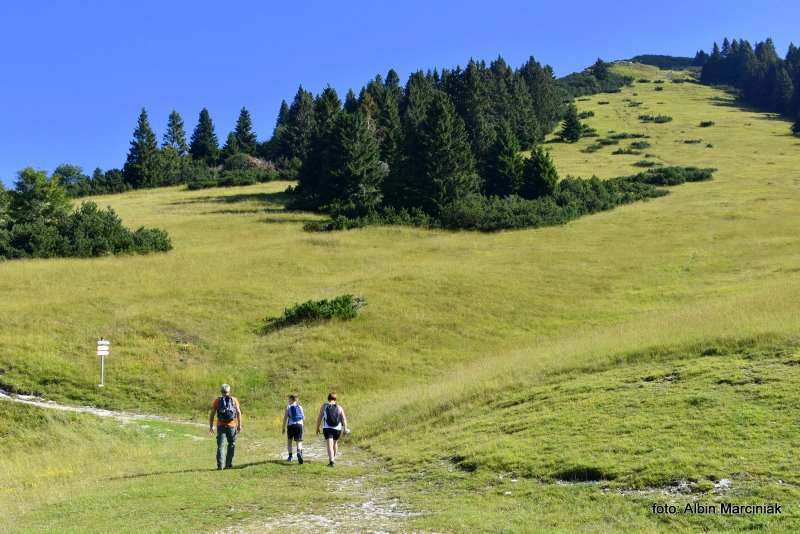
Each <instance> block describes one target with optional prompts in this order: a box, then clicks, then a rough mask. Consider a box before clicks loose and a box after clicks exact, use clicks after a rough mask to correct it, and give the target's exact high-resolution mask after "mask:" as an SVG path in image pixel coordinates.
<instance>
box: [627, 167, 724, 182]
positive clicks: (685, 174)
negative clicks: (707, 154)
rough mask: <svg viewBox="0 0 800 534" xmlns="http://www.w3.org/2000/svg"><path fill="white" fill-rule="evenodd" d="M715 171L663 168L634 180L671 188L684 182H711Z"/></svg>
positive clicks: (645, 173)
mask: <svg viewBox="0 0 800 534" xmlns="http://www.w3.org/2000/svg"><path fill="white" fill-rule="evenodd" d="M715 171H716V169H714V168H704V169H701V168H699V167H663V168H660V169H652V170H649V171H645V172H643V173H640V174H637V175H636V176H635V179H636V180H638V181H640V182H642V183H645V184H650V185H662V186H673V185H680V184H682V183H685V182H705V181H707V180H711V178H712V177H713V175H714V172H715Z"/></svg>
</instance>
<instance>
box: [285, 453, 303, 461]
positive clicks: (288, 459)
mask: <svg viewBox="0 0 800 534" xmlns="http://www.w3.org/2000/svg"><path fill="white" fill-rule="evenodd" d="M297 459H298V461H299V460H300V455H299V454H298V455H297ZM286 461H287V462H291V461H292V455H291V454H290V455H289V457H288V458H286Z"/></svg>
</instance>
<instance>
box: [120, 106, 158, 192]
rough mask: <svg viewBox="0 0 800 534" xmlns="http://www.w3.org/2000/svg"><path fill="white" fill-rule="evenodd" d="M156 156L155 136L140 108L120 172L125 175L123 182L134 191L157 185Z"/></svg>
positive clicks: (145, 114) (156, 144)
mask: <svg viewBox="0 0 800 534" xmlns="http://www.w3.org/2000/svg"><path fill="white" fill-rule="evenodd" d="M158 156H159V154H158V141H156V134H155V133H154V132H153V129H152V128H151V127H150V121H149V120H148V118H147V110H145V109H144V108H142V111H141V113H139V120H138V123H137V125H136V129H135V130H134V131H133V139H132V140H131V147H130V149H129V150H128V158H127V160H126V161H125V166H124V167H123V171H122V172H123V173H124V174H125V181H126V182H128V183H129V184H130V186H131V187H132V188H134V189H135V188H138V187H148V186H149V187H152V186H156V185H159V177H158V173H159V169H158V166H159V157H158Z"/></svg>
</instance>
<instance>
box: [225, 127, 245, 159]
mask: <svg viewBox="0 0 800 534" xmlns="http://www.w3.org/2000/svg"><path fill="white" fill-rule="evenodd" d="M240 152H243V150H242V149H241V147H240V146H239V139H238V138H237V137H236V133H234V132H230V133H229V134H228V138H227V139H226V140H225V145H224V146H223V147H222V151H220V153H219V158H220V160H222V161H225V160H226V159H228V158H229V157H231V156H233V155H235V154H239V153H240Z"/></svg>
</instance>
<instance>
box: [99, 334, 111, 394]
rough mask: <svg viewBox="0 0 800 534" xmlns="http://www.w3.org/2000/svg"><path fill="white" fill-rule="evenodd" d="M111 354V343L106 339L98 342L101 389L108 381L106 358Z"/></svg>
mask: <svg viewBox="0 0 800 534" xmlns="http://www.w3.org/2000/svg"><path fill="white" fill-rule="evenodd" d="M110 354H111V342H110V341H108V340H107V339H105V338H102V337H101V338H100V339H99V340H97V355H98V356H100V384H99V387H101V388H102V387H104V386H105V379H106V356H108V355H110Z"/></svg>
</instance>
